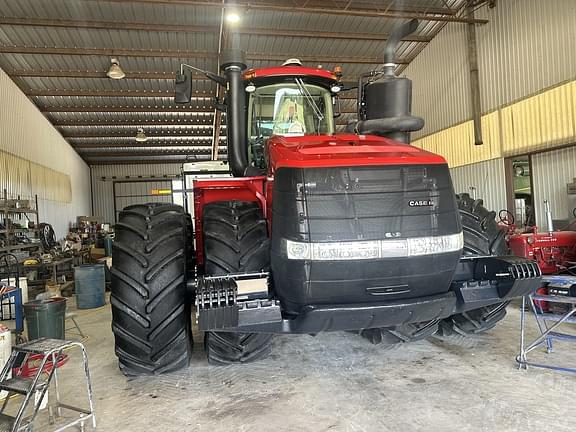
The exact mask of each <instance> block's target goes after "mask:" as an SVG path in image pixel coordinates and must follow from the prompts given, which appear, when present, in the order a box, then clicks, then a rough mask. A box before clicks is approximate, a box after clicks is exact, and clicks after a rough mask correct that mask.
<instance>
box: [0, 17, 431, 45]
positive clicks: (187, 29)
mask: <svg viewBox="0 0 576 432" xmlns="http://www.w3.org/2000/svg"><path fill="white" fill-rule="evenodd" d="M0 25H17V26H30V27H59V28H84V29H86V28H87V29H103V30H139V31H157V32H173V33H211V32H213V33H215V32H217V31H218V27H210V26H197V25H192V26H189V25H175V24H157V23H143V22H120V21H84V20H78V21H76V20H62V19H43V18H15V17H0ZM234 33H238V34H244V35H253V36H282V37H292V38H317V39H349V40H382V41H385V40H388V37H389V35H388V34H383V33H355V32H325V31H311V30H293V29H271V28H239V29H235V30H234ZM403 40H404V41H409V42H430V40H431V38H430V37H428V36H420V35H409V36H406V37H405V38H404V39H403Z"/></svg>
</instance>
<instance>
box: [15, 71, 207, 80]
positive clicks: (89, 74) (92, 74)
mask: <svg viewBox="0 0 576 432" xmlns="http://www.w3.org/2000/svg"><path fill="white" fill-rule="evenodd" d="M6 73H7V74H8V75H10V76H11V77H22V78H27V77H30V78H102V79H106V80H109V79H110V78H108V77H107V76H106V72H105V71H74V70H23V69H14V70H12V71H6ZM175 77H176V75H175V72H126V77H125V78H123V79H154V80H174V79H175ZM193 79H194V80H195V81H208V78H207V77H205V76H204V75H194V76H193Z"/></svg>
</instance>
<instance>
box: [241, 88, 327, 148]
mask: <svg viewBox="0 0 576 432" xmlns="http://www.w3.org/2000/svg"><path fill="white" fill-rule="evenodd" d="M248 130H249V131H250V138H251V140H257V139H261V138H264V139H266V138H268V137H270V136H272V135H284V136H299V135H317V134H332V133H334V121H333V116H332V95H331V93H330V91H328V90H327V89H325V88H322V87H319V86H316V85H312V84H306V83H304V82H303V81H302V80H301V79H300V78H295V79H294V82H293V83H281V84H273V85H268V86H264V87H260V88H258V89H256V90H255V91H254V92H252V93H251V94H250V100H249V106H248Z"/></svg>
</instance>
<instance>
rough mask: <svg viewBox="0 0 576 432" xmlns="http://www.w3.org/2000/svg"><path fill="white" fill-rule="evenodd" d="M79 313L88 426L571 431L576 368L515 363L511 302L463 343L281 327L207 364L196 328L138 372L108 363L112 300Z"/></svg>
mask: <svg viewBox="0 0 576 432" xmlns="http://www.w3.org/2000/svg"><path fill="white" fill-rule="evenodd" d="M71 303H72V302H71ZM78 314H79V317H78V322H79V324H80V326H81V328H82V330H83V331H84V332H85V333H86V334H87V336H88V337H87V338H85V339H84V343H85V345H86V347H87V349H88V353H89V356H90V369H91V371H92V375H93V381H94V395H95V401H96V414H97V419H98V428H97V430H98V431H149V430H155V429H160V430H162V431H163V432H169V431H210V432H214V431H226V432H228V431H254V432H260V431H265V432H266V431H274V432H283V431H314V432H317V431H330V432H332V431H334V432H335V431H349V432H359V431H375V432H376V431H378V432H380V431H420V430H421V431H458V432H463V431H532V430H538V431H562V430H566V431H567V430H573V425H572V424H571V421H570V420H571V419H572V418H573V417H574V408H573V406H574V401H576V375H571V374H566V373H556V372H551V371H547V370H542V369H530V370H529V371H528V372H525V371H518V370H517V369H516V366H515V362H514V358H515V355H516V353H517V348H518V340H519V311H518V308H517V307H511V308H510V310H509V314H508V317H507V318H506V320H505V321H504V322H503V323H502V324H501V325H500V326H499V327H498V328H497V329H496V330H494V331H492V332H490V333H489V334H487V335H485V336H483V337H482V338H481V339H479V340H478V341H477V342H476V343H475V344H474V346H471V347H468V348H463V347H459V346H454V345H450V344H446V343H445V342H439V341H422V342H418V343H414V344H410V345H406V346H403V347H400V348H398V349H393V350H385V349H383V348H382V347H379V346H373V345H370V344H369V343H367V342H366V341H365V340H363V339H361V338H360V337H358V336H356V335H353V334H348V333H326V334H321V335H318V336H316V337H312V336H280V337H277V338H276V341H275V343H274V352H273V355H272V357H271V358H269V359H267V360H265V361H262V362H259V363H256V364H249V365H242V366H229V367H214V366H208V364H207V362H206V360H205V356H204V352H203V346H202V342H201V335H195V336H196V345H195V347H194V356H193V360H192V362H191V365H190V367H189V369H187V370H184V371H181V372H177V373H172V374H168V375H165V376H162V377H153V378H150V377H148V378H137V379H127V378H125V377H124V376H123V375H122V374H121V373H120V372H119V370H118V367H117V363H116V357H115V355H114V342H113V337H112V333H111V330H110V321H111V313H110V307H109V306H106V307H103V308H100V309H96V310H88V311H79V313H78ZM530 324H531V327H530V328H531V334H533V335H535V328H534V325H533V323H532V322H530ZM72 338H73V337H72ZM570 351H572V352H570ZM575 354H576V352H574V349H573V348H571V347H570V345H565V344H563V345H558V352H557V353H555V354H553V355H552V356H553V357H552V358H553V359H554V360H556V361H558V362H562V363H570V362H572V364H575V365H576V355H575ZM535 356H537V357H541V358H542V357H543V356H546V354H543V353H537V354H535ZM74 359H75V360H77V359H78V356H75V358H74ZM76 366H77V364H75V363H74V362H70V364H69V365H67V366H65V368H64V369H62V374H61V384H62V385H61V387H62V389H63V391H65V393H66V396H67V398H70V399H73V400H75V401H76V402H77V403H81V402H79V401H81V400H82V399H81V397H80V396H81V395H82V394H83V393H82V391H83V389H84V388H83V387H82V386H81V385H80V384H81V381H80V378H81V376H82V375H81V372H80V371H79V370H78V368H76ZM41 415H44V416H45V413H43V414H41ZM35 430H36V429H35ZM47 430H49V429H47Z"/></svg>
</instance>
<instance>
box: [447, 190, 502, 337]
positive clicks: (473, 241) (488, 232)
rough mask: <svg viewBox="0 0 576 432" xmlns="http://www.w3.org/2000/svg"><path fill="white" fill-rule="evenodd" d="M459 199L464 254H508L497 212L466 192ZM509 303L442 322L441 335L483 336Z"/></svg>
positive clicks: (500, 316) (497, 304) (494, 305)
mask: <svg viewBox="0 0 576 432" xmlns="http://www.w3.org/2000/svg"><path fill="white" fill-rule="evenodd" d="M456 199H457V202H458V209H459V210H460V216H461V219H462V230H463V232H464V255H482V256H489V255H494V256H502V255H507V254H508V247H507V245H506V239H505V235H506V232H505V231H504V230H502V229H500V228H499V227H498V224H497V223H496V213H495V212H493V211H488V210H487V209H486V208H485V207H484V202H483V201H482V200H481V199H473V198H472V197H470V195H469V194H467V193H464V194H461V195H457V196H456ZM508 303H509V302H502V303H496V304H493V305H489V306H485V307H482V308H479V309H473V310H471V311H467V312H463V313H461V314H456V315H452V316H451V317H449V318H446V319H444V320H442V321H441V322H440V326H439V330H438V336H440V337H448V338H450V337H454V336H456V337H460V336H465V337H466V336H471V335H476V334H480V333H484V332H486V331H488V330H490V329H492V328H494V327H495V326H496V324H498V322H499V321H501V320H503V319H504V317H505V316H506V306H508Z"/></svg>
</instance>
